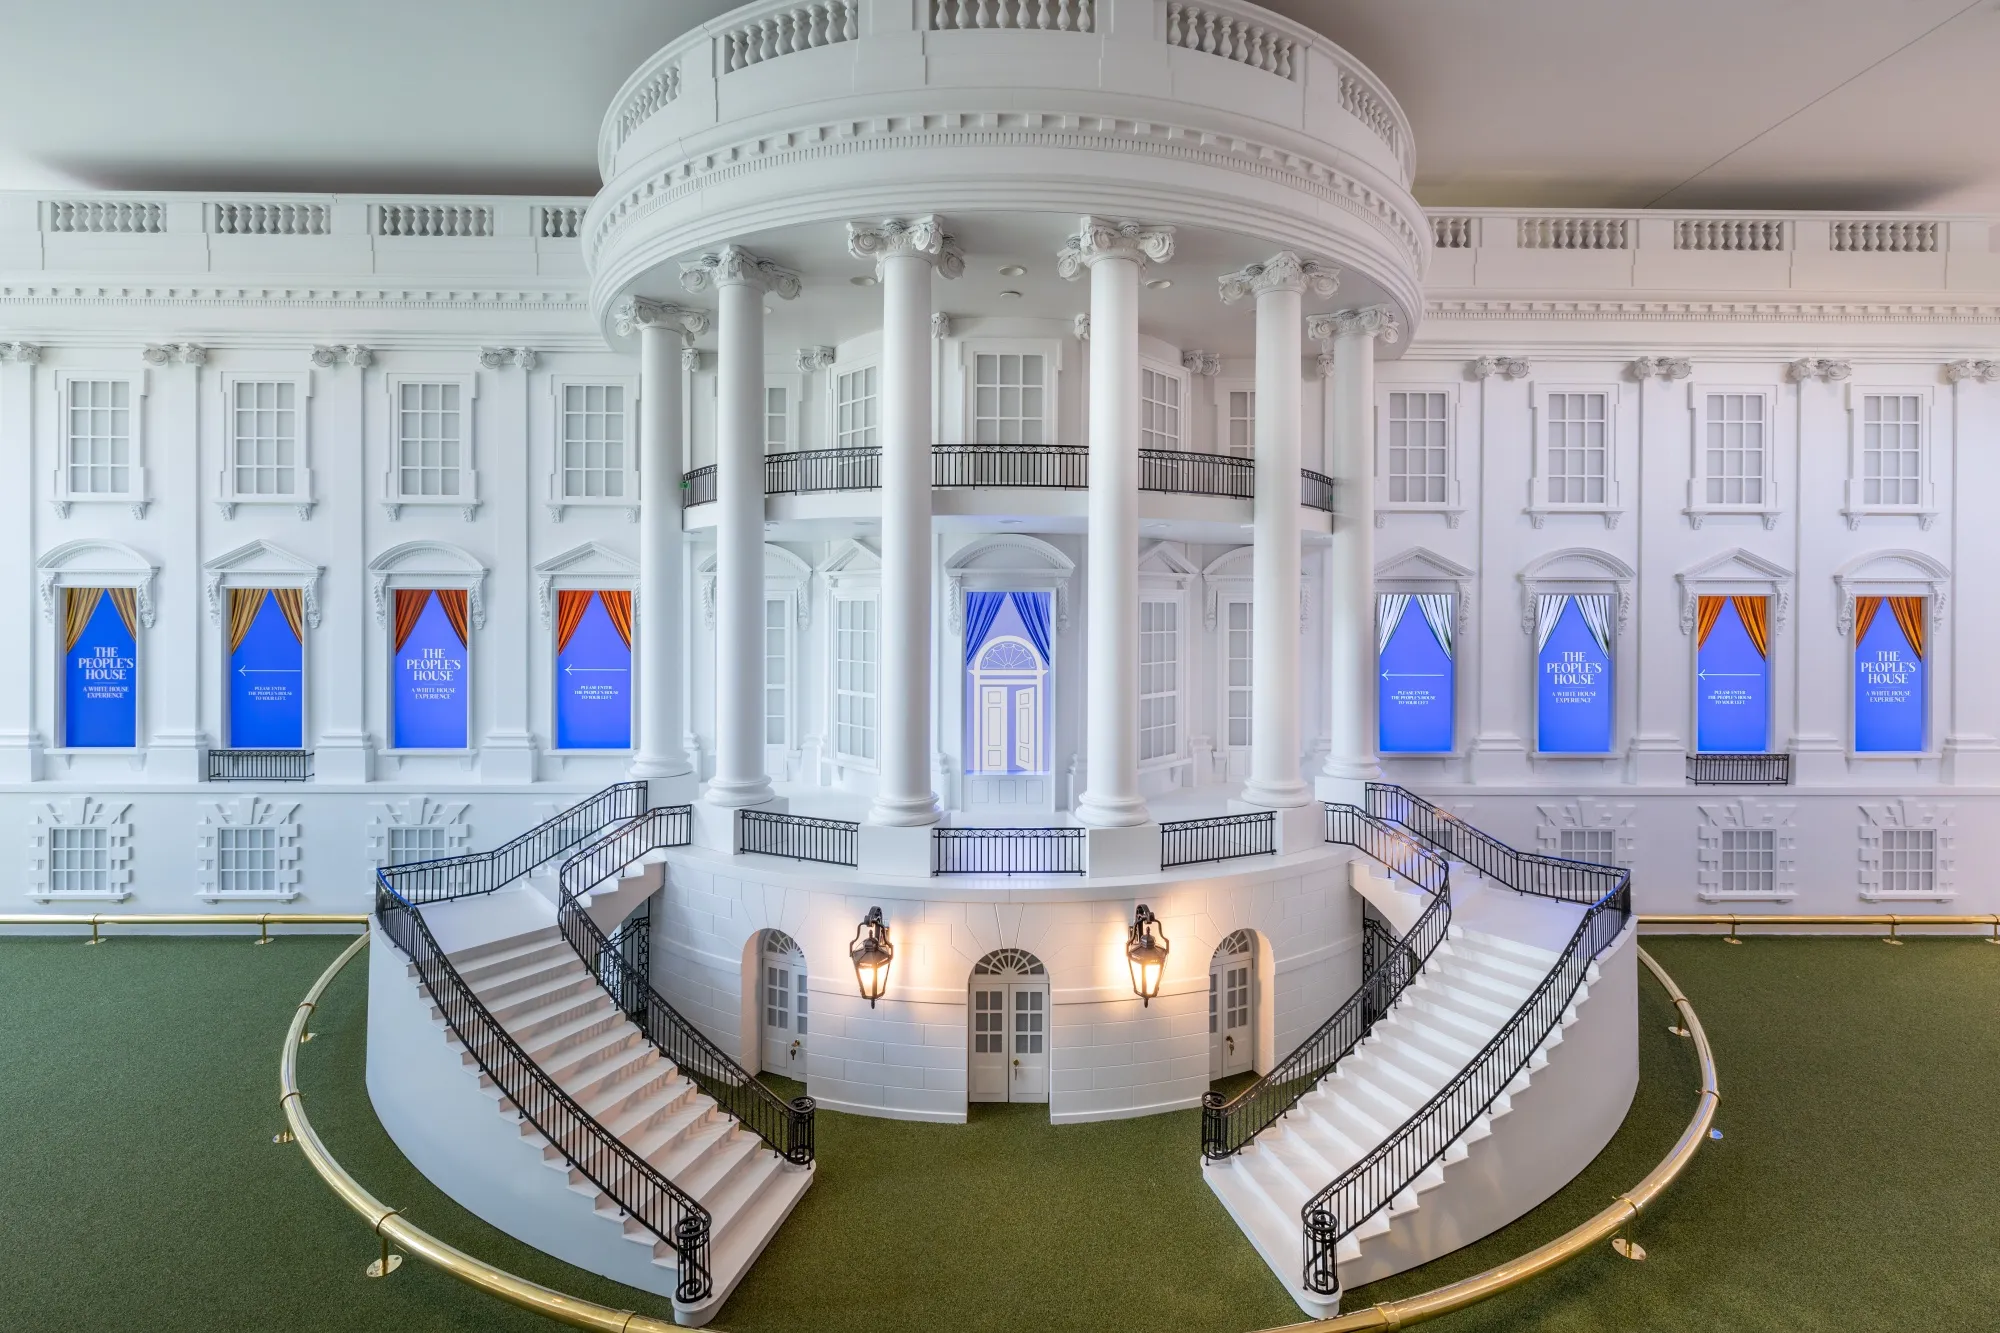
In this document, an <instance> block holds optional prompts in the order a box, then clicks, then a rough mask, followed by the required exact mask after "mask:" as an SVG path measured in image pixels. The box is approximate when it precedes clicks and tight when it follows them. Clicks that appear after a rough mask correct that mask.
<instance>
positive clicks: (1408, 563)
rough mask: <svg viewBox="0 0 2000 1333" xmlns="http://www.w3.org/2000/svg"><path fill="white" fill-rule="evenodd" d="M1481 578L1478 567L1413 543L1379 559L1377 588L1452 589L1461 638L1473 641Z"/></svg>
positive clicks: (1455, 619) (1457, 627) (1454, 618)
mask: <svg viewBox="0 0 2000 1333" xmlns="http://www.w3.org/2000/svg"><path fill="white" fill-rule="evenodd" d="M1478 578H1479V575H1478V571H1476V570H1471V569H1467V568H1466V567H1465V566H1464V565H1461V564H1459V563H1458V562H1457V561H1455V560H1448V559H1446V558H1445V557H1444V556H1441V555H1439V554H1438V553H1437V552H1436V551H1431V550H1426V549H1425V548H1424V547H1421V546H1412V547H1411V548H1410V549H1409V550H1407V551H1401V552H1398V553H1397V554H1395V555H1392V556H1390V557H1389V558H1388V559H1387V560H1381V561H1377V562H1376V565H1375V591H1376V593H1377V594H1378V595H1379V594H1381V593H1385V592H1407V593H1439V592H1447V593H1450V594H1451V595H1452V597H1453V598H1454V599H1455V600H1454V602H1453V606H1454V607H1455V612H1454V615H1453V617H1452V618H1453V620H1454V621H1456V622H1457V624H1456V627H1455V628H1456V635H1457V641H1458V642H1459V643H1461V644H1463V643H1467V642H1469V641H1470V640H1469V627H1470V626H1471V624H1472V589H1473V585H1474V584H1475V583H1476V582H1477V580H1478ZM1530 600H1531V601H1532V598H1531V599H1530Z"/></svg>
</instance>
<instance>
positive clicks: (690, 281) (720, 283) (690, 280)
mask: <svg viewBox="0 0 2000 1333" xmlns="http://www.w3.org/2000/svg"><path fill="white" fill-rule="evenodd" d="M681 286H682V287H684V288H686V289H687V290H688V291H689V292H691V293H693V294H694V295H697V296H699V295H700V294H701V293H703V292H705V291H708V290H709V289H710V288H712V287H716V288H719V287H754V288H755V289H756V290H757V291H759V292H775V293H777V294H778V295H779V296H780V297H783V298H784V299H785V300H787V301H789V300H791V299H792V298H793V297H795V296H797V295H798V294H799V275H798V274H796V273H794V272H792V271H791V270H790V269H788V268H785V267H784V266H783V265H781V264H776V263H773V262H772V261H771V260H768V259H764V258H761V257H760V256H757V255H754V254H751V253H750V252H749V251H748V250H746V249H744V248H743V247H742V246H740V245H725V246H723V247H722V248H721V249H720V250H714V251H711V252H709V253H708V254H705V255H703V256H702V257H701V258H699V259H691V260H686V261H683V262H682V264H681Z"/></svg>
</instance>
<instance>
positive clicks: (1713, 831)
mask: <svg viewBox="0 0 2000 1333" xmlns="http://www.w3.org/2000/svg"><path fill="white" fill-rule="evenodd" d="M1695 808H1696V809H1697V810H1698V811H1700V813H1701V824H1700V826H1699V827H1698V828H1697V829H1696V830H1695V839H1696V844H1697V845H1696V853H1695V854H1696V857H1697V858H1698V860H1699V862H1700V866H1701V868H1700V869H1699V870H1698V871H1697V872H1696V873H1695V883H1696V885H1697V888H1696V896H1697V897H1699V898H1700V899H1701V900H1702V901H1703V902H1709V903H1723V902H1737V903H1741V902H1787V901H1789V900H1791V899H1793V898H1796V897H1797V896H1798V892H1799V888H1798V869H1799V838H1798V824H1797V821H1796V819H1795V816H1796V815H1797V814H1798V810H1799V808H1798V806H1797V805H1796V804H1794V803H1792V802H1789V801H1760V800H1757V799H1755V798H1754V797H1748V796H1745V797H1742V798H1740V799H1738V800H1734V801H1719V802H1715V803H1712V804H1711V803H1706V802H1704V803H1703V804H1701V805H1698V806H1696V807H1695Z"/></svg>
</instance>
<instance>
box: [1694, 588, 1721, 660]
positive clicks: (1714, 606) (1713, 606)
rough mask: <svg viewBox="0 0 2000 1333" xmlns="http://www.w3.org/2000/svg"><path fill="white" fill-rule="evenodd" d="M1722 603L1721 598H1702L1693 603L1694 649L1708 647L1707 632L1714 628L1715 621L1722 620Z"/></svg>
mask: <svg viewBox="0 0 2000 1333" xmlns="http://www.w3.org/2000/svg"><path fill="white" fill-rule="evenodd" d="M1723 601H1724V599H1723V598H1721V597H1703V598H1701V599H1700V600H1699V601H1698V602H1696V603H1695V606H1696V613H1695V637H1694V643H1695V647H1697V648H1706V647H1708V634H1709V631H1710V630H1712V629H1714V628H1715V622H1716V621H1718V620H1720V619H1722V603H1723Z"/></svg>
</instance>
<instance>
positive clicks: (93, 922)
mask: <svg viewBox="0 0 2000 1333" xmlns="http://www.w3.org/2000/svg"><path fill="white" fill-rule="evenodd" d="M97 915H98V914H97V913H95V912H92V913H91V914H90V938H89V939H87V940H85V941H84V942H83V947H84V948H86V949H88V948H89V947H90V946H91V945H93V944H102V943H103V942H104V941H103V940H101V939H99V938H98V936H97Z"/></svg>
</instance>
